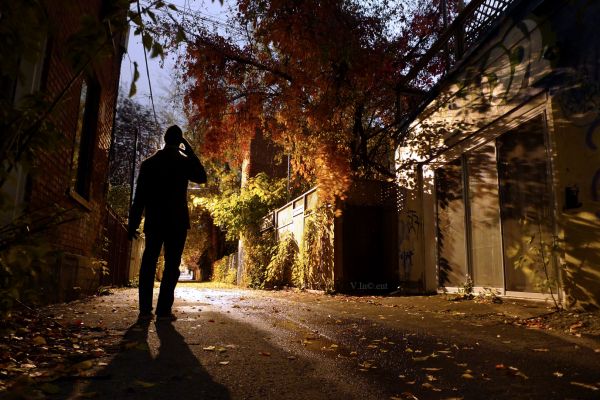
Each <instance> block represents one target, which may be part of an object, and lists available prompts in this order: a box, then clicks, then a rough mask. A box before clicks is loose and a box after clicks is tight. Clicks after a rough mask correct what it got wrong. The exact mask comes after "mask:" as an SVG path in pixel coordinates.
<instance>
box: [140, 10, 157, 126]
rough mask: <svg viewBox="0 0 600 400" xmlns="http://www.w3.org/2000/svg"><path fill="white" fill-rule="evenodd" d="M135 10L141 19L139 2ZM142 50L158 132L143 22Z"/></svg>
mask: <svg viewBox="0 0 600 400" xmlns="http://www.w3.org/2000/svg"><path fill="white" fill-rule="evenodd" d="M137 10H138V14H139V15H140V19H141V18H142V9H141V6H140V0H137ZM141 28H142V49H143V50H144V63H145V65H146V77H147V78H148V89H150V103H151V104H152V113H153V114H154V123H155V124H156V129H157V131H158V129H159V126H158V118H157V117H156V108H155V107H154V96H153V95H152V82H151V81H150V69H149V68H148V55H147V54H146V46H144V41H143V38H144V33H145V32H144V22H143V21H142V25H141Z"/></svg>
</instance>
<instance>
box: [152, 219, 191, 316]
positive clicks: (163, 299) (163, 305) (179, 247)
mask: <svg viewBox="0 0 600 400" xmlns="http://www.w3.org/2000/svg"><path fill="white" fill-rule="evenodd" d="M186 237H187V229H185V230H182V231H179V232H169V233H168V234H166V235H165V271H164V273H163V278H162V282H161V283H160V293H159V294H158V303H157V304H156V315H159V316H161V315H162V316H168V315H170V314H171V307H172V306H173V301H174V299H175V294H174V292H175V286H176V285H177V280H178V279H179V265H180V264H181V254H182V253H183V247H184V246H185V239H186Z"/></svg>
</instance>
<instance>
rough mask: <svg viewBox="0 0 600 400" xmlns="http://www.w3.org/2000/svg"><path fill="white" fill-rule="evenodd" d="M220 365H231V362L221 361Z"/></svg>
mask: <svg viewBox="0 0 600 400" xmlns="http://www.w3.org/2000/svg"><path fill="white" fill-rule="evenodd" d="M219 365H229V361H219Z"/></svg>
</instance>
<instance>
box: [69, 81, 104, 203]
mask: <svg viewBox="0 0 600 400" xmlns="http://www.w3.org/2000/svg"><path fill="white" fill-rule="evenodd" d="M98 98H99V96H98V87H97V85H96V84H95V83H94V82H93V81H91V80H84V81H83V83H82V84H81V91H80V95H79V111H78V114H77V128H76V131H75V139H74V142H73V158H72V162H71V189H72V191H73V192H74V193H76V194H77V195H79V196H81V197H82V198H83V199H85V200H89V198H90V184H91V173H92V158H93V150H94V142H95V138H96V125H97V121H98Z"/></svg>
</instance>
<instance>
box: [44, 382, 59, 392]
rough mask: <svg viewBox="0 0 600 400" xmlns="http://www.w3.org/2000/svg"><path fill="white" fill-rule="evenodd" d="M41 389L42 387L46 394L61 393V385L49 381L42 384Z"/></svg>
mask: <svg viewBox="0 0 600 400" xmlns="http://www.w3.org/2000/svg"><path fill="white" fill-rule="evenodd" d="M40 389H42V392H44V393H46V394H58V393H60V387H58V386H57V385H55V384H53V383H49V382H46V383H44V384H43V385H42V386H40Z"/></svg>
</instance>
